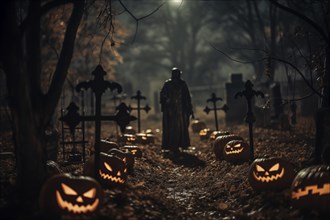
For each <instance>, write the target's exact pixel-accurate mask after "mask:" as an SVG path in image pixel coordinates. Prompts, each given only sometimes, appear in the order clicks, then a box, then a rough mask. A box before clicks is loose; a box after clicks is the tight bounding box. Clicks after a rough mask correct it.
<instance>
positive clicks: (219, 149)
mask: <svg viewBox="0 0 330 220" xmlns="http://www.w3.org/2000/svg"><path fill="white" fill-rule="evenodd" d="M232 140H243V138H242V137H240V136H237V135H233V134H229V135H222V136H219V137H217V138H216V139H215V141H214V143H213V152H214V154H215V156H216V158H217V159H219V160H223V159H224V157H223V151H224V147H225V146H226V144H227V143H228V142H229V141H232Z"/></svg>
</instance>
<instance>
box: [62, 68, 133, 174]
mask: <svg viewBox="0 0 330 220" xmlns="http://www.w3.org/2000/svg"><path fill="white" fill-rule="evenodd" d="M92 75H94V79H93V80H89V81H86V82H81V83H79V84H78V85H77V86H76V91H78V92H79V91H80V90H82V89H85V90H87V89H89V88H90V89H91V90H92V92H93V93H94V95H95V115H93V116H75V120H79V121H94V122H95V144H94V147H95V177H96V178H97V179H98V172H97V170H98V167H99V160H100V143H101V121H116V122H117V124H118V125H119V126H120V129H121V130H122V131H124V130H125V127H126V126H127V125H128V124H129V122H130V121H132V120H135V119H136V118H135V117H133V116H130V115H129V112H128V111H127V109H128V108H127V106H126V105H125V104H123V103H122V104H120V106H119V107H118V113H117V114H116V115H115V116H102V115H101V97H102V94H103V93H104V92H105V91H106V90H107V89H110V90H111V91H114V90H117V92H118V93H121V92H122V87H121V85H120V84H118V83H116V82H110V81H106V80H104V76H105V75H106V72H105V71H104V70H103V68H102V66H101V65H98V66H97V67H96V68H95V70H94V71H93V72H92ZM63 120H65V118H63ZM75 120H73V121H75Z"/></svg>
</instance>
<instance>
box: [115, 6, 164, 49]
mask: <svg viewBox="0 0 330 220" xmlns="http://www.w3.org/2000/svg"><path fill="white" fill-rule="evenodd" d="M119 3H120V5H121V6H122V7H123V8H124V12H127V13H128V14H129V15H130V16H131V17H132V18H133V19H134V20H135V23H136V24H135V33H134V37H133V40H132V43H134V41H135V39H136V35H137V31H138V27H139V21H140V20H142V19H145V18H147V17H149V16H151V15H153V14H154V13H156V11H158V10H159V9H160V8H161V7H162V6H163V5H164V4H165V2H163V3H162V4H160V5H159V6H158V7H157V8H156V9H155V10H153V11H152V12H151V13H149V14H147V15H145V16H142V17H139V18H137V17H136V16H135V15H134V14H133V13H132V12H131V11H130V10H129V9H128V8H127V7H126V5H125V4H124V3H123V2H122V0H119ZM124 12H122V13H124Z"/></svg>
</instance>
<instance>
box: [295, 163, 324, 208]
mask: <svg viewBox="0 0 330 220" xmlns="http://www.w3.org/2000/svg"><path fill="white" fill-rule="evenodd" d="M291 200H292V205H293V206H294V207H296V208H300V209H303V210H316V211H319V212H321V213H330V206H329V205H330V165H317V166H311V167H307V168H305V169H302V170H301V171H299V172H298V174H297V175H296V177H295V179H294V180H293V182H292V185H291Z"/></svg>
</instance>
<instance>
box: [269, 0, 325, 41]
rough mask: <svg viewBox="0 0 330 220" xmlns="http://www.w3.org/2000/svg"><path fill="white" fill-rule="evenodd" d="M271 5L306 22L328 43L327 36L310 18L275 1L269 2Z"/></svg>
mask: <svg viewBox="0 0 330 220" xmlns="http://www.w3.org/2000/svg"><path fill="white" fill-rule="evenodd" d="M269 1H270V2H271V3H272V4H273V5H275V6H277V7H279V8H280V9H282V10H284V11H287V12H289V13H291V14H293V15H295V16H297V17H298V18H300V19H302V20H304V21H305V22H307V23H308V24H309V25H311V26H312V27H313V28H314V29H315V30H316V31H317V32H319V34H320V35H321V36H322V38H323V39H324V41H325V42H328V41H329V37H328V36H327V34H326V33H325V32H324V31H323V29H322V27H321V26H319V25H318V24H317V23H315V22H314V21H313V20H311V19H310V18H308V17H307V16H305V15H304V14H302V13H300V12H298V11H296V10H294V9H292V8H289V7H286V6H284V5H282V4H280V3H278V2H277V0H269Z"/></svg>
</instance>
